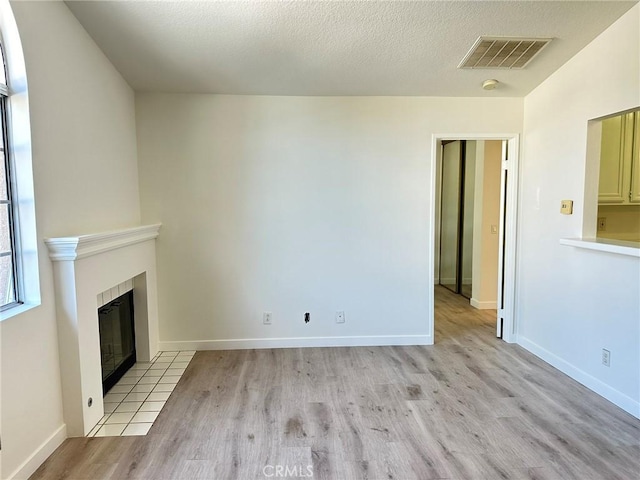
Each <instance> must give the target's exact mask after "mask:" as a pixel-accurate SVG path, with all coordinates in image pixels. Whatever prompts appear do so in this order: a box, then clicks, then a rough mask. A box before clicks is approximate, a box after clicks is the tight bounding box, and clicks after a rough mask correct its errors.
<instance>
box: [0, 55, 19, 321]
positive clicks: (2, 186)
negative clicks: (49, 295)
mask: <svg viewBox="0 0 640 480" xmlns="http://www.w3.org/2000/svg"><path fill="white" fill-rule="evenodd" d="M0 61H1V65H0V67H1V68H0V309H3V310H4V309H6V308H8V307H10V306H12V305H15V304H16V303H20V298H19V295H18V291H19V289H18V285H17V281H18V279H19V276H18V271H17V269H18V262H17V260H18V259H17V256H16V248H15V245H16V242H15V238H16V235H15V228H14V227H15V226H16V222H15V212H14V209H13V205H14V202H13V198H12V191H13V188H12V184H11V183H12V182H11V178H12V175H11V162H10V158H9V152H10V149H9V146H8V142H9V138H8V135H7V128H6V127H7V97H8V95H9V88H8V87H7V75H6V64H5V61H4V53H3V49H2V45H0Z"/></svg>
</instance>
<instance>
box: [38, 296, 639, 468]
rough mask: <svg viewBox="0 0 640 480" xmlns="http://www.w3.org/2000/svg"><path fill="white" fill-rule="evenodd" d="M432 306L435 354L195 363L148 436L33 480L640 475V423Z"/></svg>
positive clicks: (235, 355) (233, 357)
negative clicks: (294, 473)
mask: <svg viewBox="0 0 640 480" xmlns="http://www.w3.org/2000/svg"><path fill="white" fill-rule="evenodd" d="M436 297H437V303H436V305H437V306H436V345H435V346H431V347H371V348H369V347H357V348H355V347H354V348H309V349H283V350H242V351H226V352H198V353H197V354H196V355H195V357H194V359H193V360H192V362H191V364H190V365H189V367H188V369H187V371H186V372H185V374H184V376H183V377H182V379H181V380H180V382H179V383H178V386H177V387H176V389H175V391H174V393H173V394H172V395H171V397H170V398H169V401H168V402H167V404H166V406H165V409H164V410H163V411H162V413H161V414H160V416H159V417H158V419H157V421H156V423H155V424H154V425H153V427H152V428H151V431H150V432H149V434H148V435H147V436H144V437H112V438H74V439H69V440H67V441H65V442H64V444H63V445H62V446H60V448H58V450H56V452H55V453H54V454H53V455H52V456H51V457H50V458H49V460H47V462H46V463H45V464H44V465H42V466H41V467H40V469H39V470H38V471H37V472H36V473H35V474H34V475H33V477H32V478H34V479H64V478H78V479H79V478H86V479H106V478H109V479H127V478H145V479H215V480H218V479H234V480H235V479H264V478H283V477H276V476H275V475H274V474H275V473H276V470H275V467H276V466H277V465H282V466H283V468H284V467H285V466H288V467H289V472H288V473H290V474H291V473H293V469H294V468H295V469H296V473H298V474H300V473H302V474H304V475H307V476H306V477H304V476H303V475H300V476H299V477H298V478H310V477H309V476H308V474H309V471H308V470H307V466H308V465H310V466H312V468H313V474H314V476H313V478H314V479H330V480H347V479H386V480H389V479H398V480H410V479H419V480H427V479H487V480H493V479H540V480H542V479H554V480H560V479H562V480H564V479H580V480H588V479H594V480H615V479H624V480H628V479H638V478H640V421H638V420H637V419H635V418H633V417H632V416H631V415H629V414H627V413H625V412H623V411H622V410H620V409H619V408H617V407H615V406H614V405H612V404H611V403H609V402H607V401H606V400H604V399H602V398H601V397H599V396H598V395H596V394H594V393H592V392H590V391H589V390H587V389H586V388H584V387H582V386H581V385H579V384H578V383H576V382H574V381H573V380H571V379H570V378H568V377H566V376H565V375H563V374H561V373H560V372H558V371H557V370H555V369H554V368H552V367H550V366H549V365H547V364H545V363H544V362H542V361H540V360H538V359H537V358H536V357H534V356H533V355H531V354H529V353H527V352H526V351H525V350H523V349H522V348H520V347H518V346H515V345H509V344H506V343H504V342H502V341H501V340H498V339H496V338H495V337H494V320H493V318H494V314H495V312H494V311H479V310H475V309H472V308H470V307H469V306H468V304H467V301H466V300H464V299H463V298H462V297H460V296H456V295H453V294H451V293H450V292H448V291H446V290H445V289H442V288H438V289H437V290H436ZM265 466H267V469H266V470H264V468H265ZM268 466H273V468H271V467H268ZM264 473H266V474H269V475H272V476H271V477H267V476H265V475H264ZM281 473H283V474H284V473H287V472H286V470H283V471H282V472H281ZM289 478H291V476H289Z"/></svg>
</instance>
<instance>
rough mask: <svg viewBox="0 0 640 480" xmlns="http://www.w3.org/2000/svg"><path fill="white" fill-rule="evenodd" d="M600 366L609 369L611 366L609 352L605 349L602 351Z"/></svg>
mask: <svg viewBox="0 0 640 480" xmlns="http://www.w3.org/2000/svg"><path fill="white" fill-rule="evenodd" d="M602 364H603V365H604V366H605V367H610V366H611V352H610V351H609V350H607V349H606V348H603V349H602Z"/></svg>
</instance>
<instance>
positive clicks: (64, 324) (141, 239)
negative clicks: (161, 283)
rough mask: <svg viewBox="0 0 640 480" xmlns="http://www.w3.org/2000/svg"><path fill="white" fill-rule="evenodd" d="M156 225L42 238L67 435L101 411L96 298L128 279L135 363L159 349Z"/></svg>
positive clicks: (84, 430)
mask: <svg viewBox="0 0 640 480" xmlns="http://www.w3.org/2000/svg"><path fill="white" fill-rule="evenodd" d="M159 230H160V224H156V225H146V226H141V227H133V228H127V229H123V230H117V231H113V232H107V233H96V234H89V235H79V236H75V237H62V238H49V239H47V240H45V243H46V244H47V247H48V248H49V257H50V258H51V260H52V261H53V272H54V283H55V297H56V317H57V323H58V344H59V350H60V372H61V377H62V400H63V407H64V419H65V423H66V425H67V434H68V435H69V436H70V437H78V436H84V435H86V434H88V433H89V432H90V431H91V429H92V428H93V427H94V426H95V425H96V424H97V423H98V421H99V420H100V419H101V418H102V416H103V415H104V404H103V401H102V367H101V359H100V333H99V322H98V305H97V296H98V294H100V293H102V292H103V291H105V290H108V289H110V288H112V287H114V286H116V285H119V284H120V283H122V282H125V281H127V280H130V279H133V280H134V288H133V296H134V327H135V337H136V356H137V359H138V361H149V360H150V359H151V358H153V357H154V356H155V354H156V353H157V351H158V299H157V297H158V294H157V282H156V248H155V239H156V238H157V237H158V233H159Z"/></svg>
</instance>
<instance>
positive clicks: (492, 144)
mask: <svg viewBox="0 0 640 480" xmlns="http://www.w3.org/2000/svg"><path fill="white" fill-rule="evenodd" d="M501 170H502V141H501V140H487V141H483V142H478V155H477V163H476V178H475V180H476V190H475V198H474V205H475V208H474V226H473V297H472V298H471V305H473V306H474V307H476V308H483V309H489V308H491V309H494V308H496V300H497V297H498V260H499V259H498V253H499V248H498V247H499V236H498V234H497V233H491V226H492V225H495V226H496V227H498V226H499V225H500V183H501V176H500V175H501Z"/></svg>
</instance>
